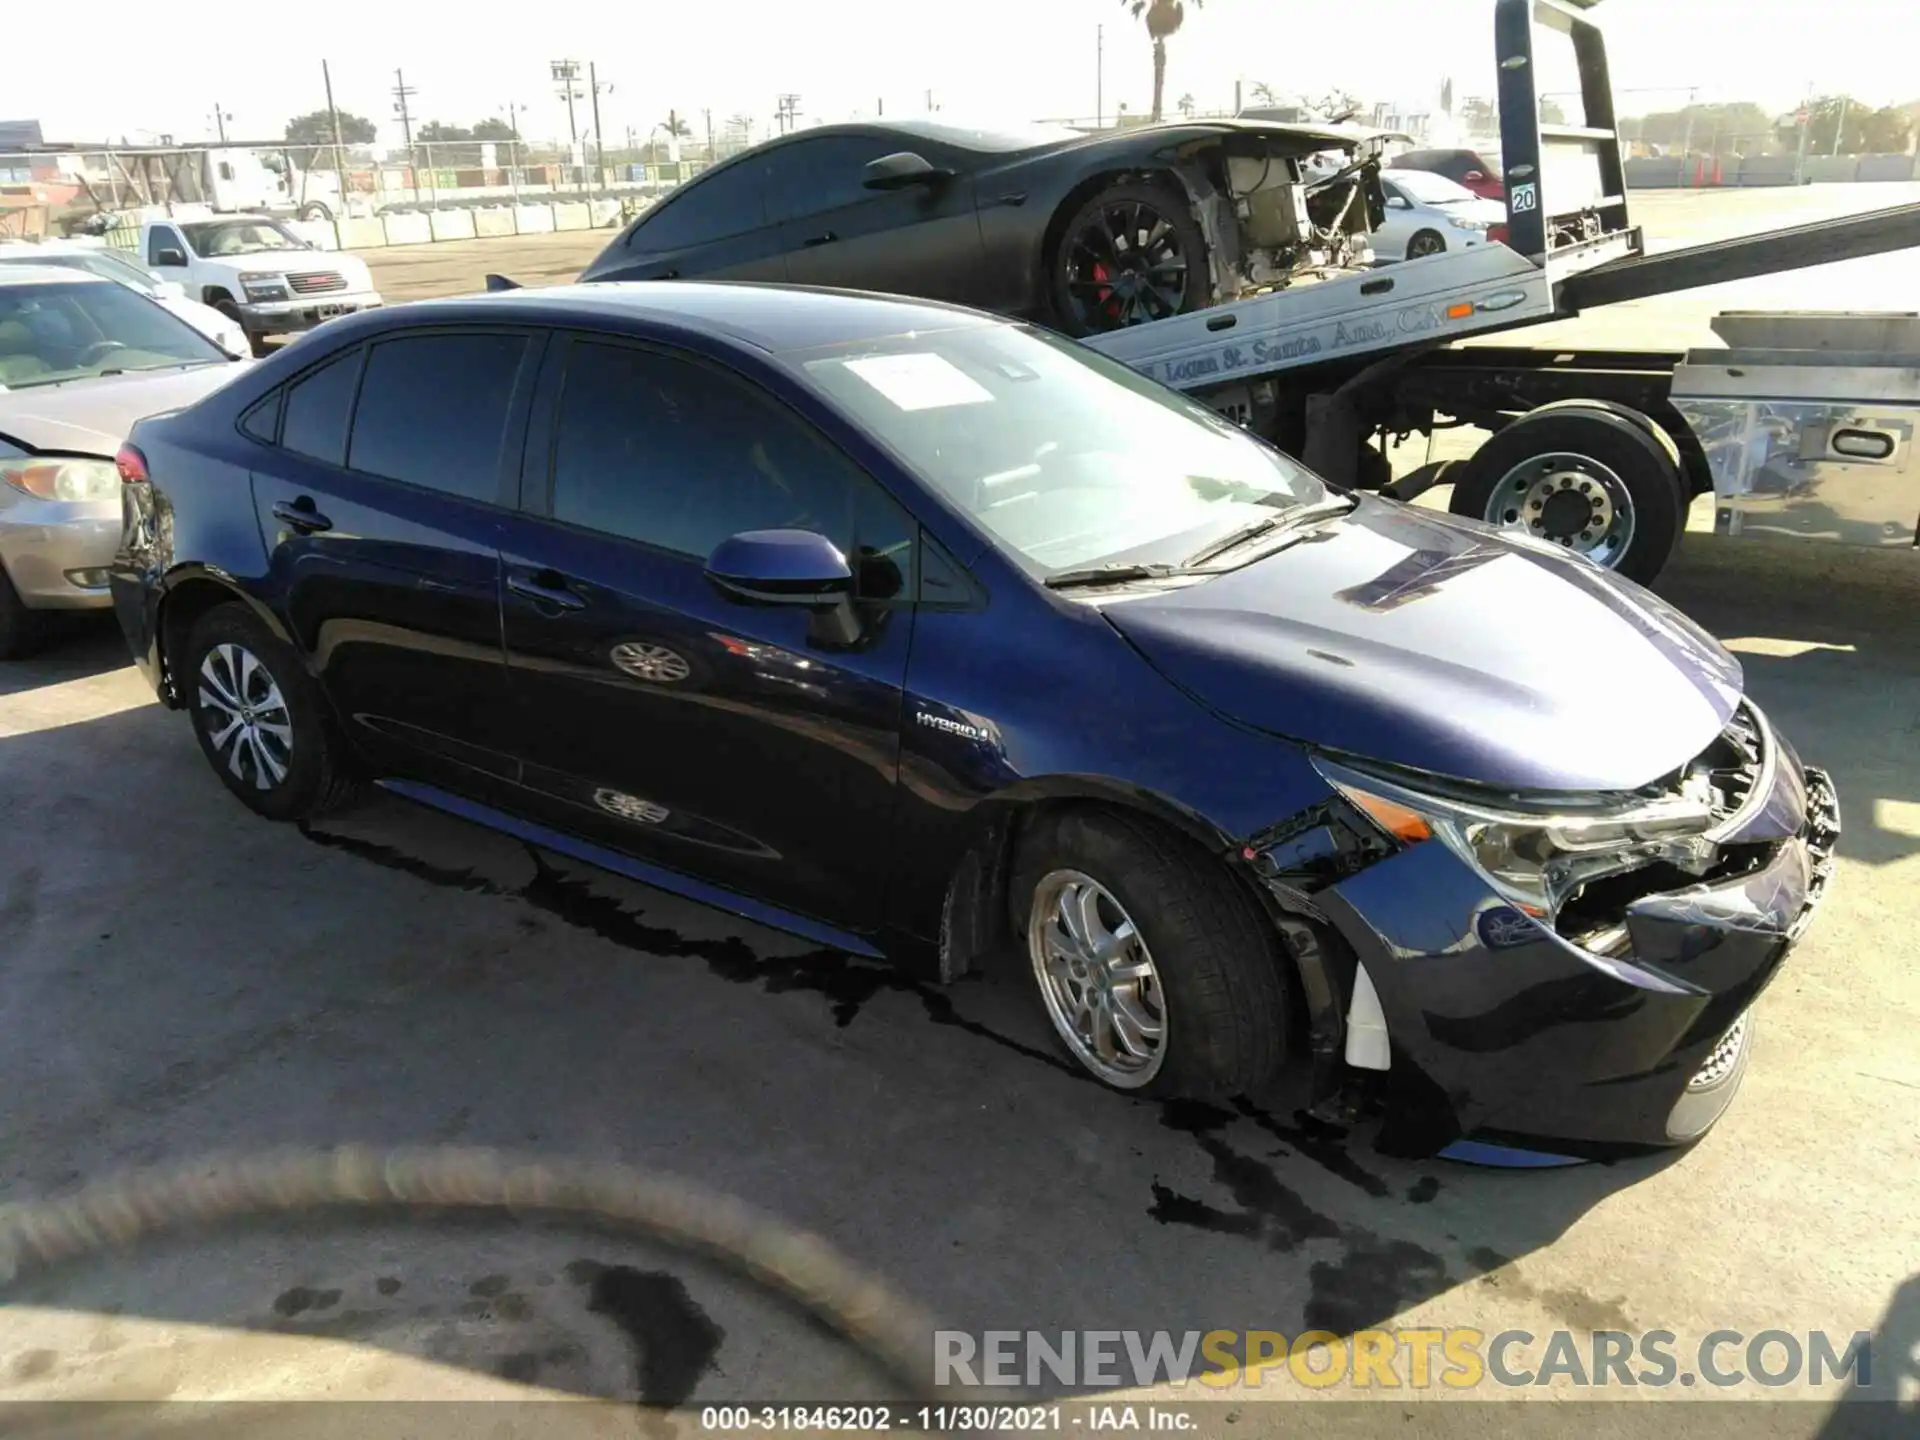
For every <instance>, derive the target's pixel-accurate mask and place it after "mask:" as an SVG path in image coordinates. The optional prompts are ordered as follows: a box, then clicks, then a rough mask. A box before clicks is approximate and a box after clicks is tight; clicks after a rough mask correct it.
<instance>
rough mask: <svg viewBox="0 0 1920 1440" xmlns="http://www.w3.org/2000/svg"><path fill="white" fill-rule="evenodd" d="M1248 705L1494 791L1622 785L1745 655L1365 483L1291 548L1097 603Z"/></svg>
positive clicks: (1182, 668)
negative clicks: (1345, 510)
mask: <svg viewBox="0 0 1920 1440" xmlns="http://www.w3.org/2000/svg"><path fill="white" fill-rule="evenodd" d="M1101 608H1102V610H1103V612H1104V613H1105V615H1106V618H1107V619H1108V621H1109V622H1110V623H1111V624H1112V625H1113V626H1114V627H1115V628H1116V629H1117V630H1119V632H1120V633H1121V634H1122V635H1123V636H1125V637H1126V638H1127V639H1128V640H1129V641H1130V642H1132V644H1133V645H1134V646H1135V647H1136V648H1138V649H1139V650H1140V651H1141V653H1142V654H1144V655H1145V656H1146V658H1147V659H1148V661H1149V662H1150V663H1152V664H1153V665H1154V666H1155V667H1156V668H1157V669H1158V670H1160V672H1161V673H1162V674H1163V675H1165V676H1166V677H1167V678H1168V679H1170V680H1171V681H1173V682H1174V683H1175V684H1176V685H1179V686H1180V687H1181V688H1183V689H1185V690H1186V691H1188V692H1189V693H1190V694H1192V695H1194V696H1195V697H1196V698H1197V699H1199V700H1200V701H1201V702H1202V703H1203V704H1205V705H1207V706H1209V707H1210V708H1212V709H1214V710H1216V711H1219V712H1221V713H1223V714H1225V715H1227V716H1230V717H1231V718H1233V719H1235V720H1238V721H1240V722H1241V723H1243V724H1247V725H1251V726H1254V727H1257V728H1259V729H1262V730H1267V731H1270V732H1272V733H1274V734H1277V735H1283V736H1287V737H1289V738H1292V739H1295V740H1300V741H1304V742H1306V743H1307V744H1310V745H1314V746H1319V747H1323V748H1326V749H1329V750H1337V751H1340V752H1343V753H1346V754H1349V755H1355V756H1365V757H1370V758H1373V759H1376V760H1382V761H1387V762H1390V763H1393V764H1396V765H1403V766H1411V767H1413V768H1416V769H1420V770H1426V771H1429V772H1432V773H1435V774H1440V775H1446V776H1451V777H1455V778H1457V779H1461V780H1466V781H1472V782H1477V783H1479V784H1483V785H1487V786H1492V787H1496V788H1499V789H1503V790H1549V791H1576V790H1580V791H1591V790H1630V789H1634V788H1637V787H1639V786H1641V785H1645V784H1647V783H1649V782H1651V781H1653V780H1656V779H1658V778H1660V777H1661V776H1662V775H1665V774H1667V773H1668V772H1670V771H1672V770H1674V769H1676V768H1678V767H1679V766H1680V765H1682V764H1684V763H1685V762H1686V761H1688V760H1690V759H1691V758H1692V757H1693V756H1695V755H1697V754H1698V753H1699V752H1700V751H1701V750H1703V749H1705V748H1706V746H1707V745H1708V744H1709V743H1710V742H1711V741H1712V739H1713V738H1714V736H1715V735H1717V734H1718V733H1719V731H1720V728H1721V727H1722V726H1723V725H1724V724H1725V722H1726V720H1727V718H1728V717H1729V716H1730V715H1731V714H1732V712H1733V709H1734V706H1735V704H1736V703H1737V702H1738V700H1739V698H1740V691H1741V684H1742V676H1741V672H1740V665H1739V662H1738V661H1737V660H1735V659H1734V658H1733V656H1731V655H1729V654H1728V653H1727V652H1726V650H1725V649H1724V648H1722V647H1721V645H1720V644H1719V642H1717V641H1716V640H1714V639H1713V637H1712V636H1710V635H1708V634H1707V633H1706V632H1705V631H1703V630H1702V629H1700V627H1699V626H1697V625H1695V624H1694V623H1693V622H1692V621H1691V620H1688V619H1687V618H1686V617H1685V616H1684V615H1682V614H1680V613H1679V612H1678V611H1677V610H1675V609H1674V608H1673V607H1672V606H1670V605H1668V604H1666V603H1665V602H1664V601H1662V600H1660V599H1659V598H1657V597H1656V596H1654V595H1652V594H1650V593H1648V592H1647V591H1645V590H1642V589H1640V588H1639V587H1638V586H1636V585H1633V584H1630V583H1629V582H1626V581H1623V580H1621V579H1619V578H1618V577H1616V576H1614V575H1612V574H1610V573H1609V572H1607V571H1604V570H1601V569H1600V568H1599V567H1597V566H1595V565H1593V564H1592V563H1590V562H1589V561H1586V560H1582V559H1579V558H1577V557H1575V556H1572V555H1568V554H1565V553H1564V552H1561V551H1558V550H1555V549H1553V548H1552V547H1550V546H1546V545H1544V544H1543V543H1542V542H1535V541H1532V540H1530V539H1518V538H1513V537H1509V536H1507V535H1505V534H1503V533H1501V532H1497V531H1495V530H1492V529H1490V528H1489V527H1486V526H1483V525H1480V524H1479V523H1478V522H1475V521H1468V520H1459V519H1455V518H1454V517H1452V516H1449V515H1445V514H1440V513H1436V512H1432V511H1428V510H1423V509H1417V508H1414V507H1412V506H1404V505H1397V504H1394V503H1392V502H1390V501H1385V500H1379V499H1375V498H1372V497H1365V496H1363V497H1361V498H1360V500H1359V502H1358V505H1357V507H1356V508H1355V509H1354V510H1353V511H1352V512H1350V513H1349V514H1346V515H1343V516H1341V517H1339V518H1337V519H1334V520H1332V521H1330V522H1327V523H1324V524H1321V525H1319V526H1316V527H1314V528H1313V529H1312V530H1311V531H1309V532H1308V533H1307V534H1305V535H1304V536H1302V537H1300V538H1298V539H1296V540H1295V541H1294V543H1293V544H1292V545H1290V546H1289V547H1288V548H1286V549H1283V550H1281V551H1279V552H1278V553H1276V554H1273V555H1270V556H1268V557H1266V558H1265V559H1261V560H1257V561H1255V562H1254V563H1253V564H1250V565H1247V566H1244V567H1242V568H1241V569H1238V570H1235V571H1232V572H1231V573H1229V574H1226V575H1221V576H1218V577H1215V578H1213V579H1210V580H1206V581H1203V582H1200V583H1197V584H1193V585H1189V586H1187V587H1186V588H1183V589H1177V590H1156V591H1132V592H1128V593H1124V594H1122V595H1120V596H1118V597H1115V598H1113V599H1109V600H1107V601H1105V602H1102V604H1101Z"/></svg>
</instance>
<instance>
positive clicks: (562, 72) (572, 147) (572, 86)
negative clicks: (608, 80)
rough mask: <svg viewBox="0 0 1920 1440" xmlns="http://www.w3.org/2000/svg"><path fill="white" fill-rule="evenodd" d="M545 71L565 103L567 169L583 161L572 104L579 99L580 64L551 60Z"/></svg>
mask: <svg viewBox="0 0 1920 1440" xmlns="http://www.w3.org/2000/svg"><path fill="white" fill-rule="evenodd" d="M547 69H548V70H549V71H550V72H551V74H552V75H553V83H554V84H555V85H556V86H558V87H559V90H558V93H559V94H560V95H562V96H564V97H565V99H566V102H567V168H568V169H569V170H571V169H572V168H573V167H574V166H575V165H576V164H580V163H582V162H583V161H584V160H585V158H586V157H585V156H583V155H581V153H580V126H579V123H578V121H576V120H575V118H574V113H573V102H574V101H575V100H577V99H579V98H580V88H579V83H580V62H579V61H577V60H552V61H549V62H548V64H547Z"/></svg>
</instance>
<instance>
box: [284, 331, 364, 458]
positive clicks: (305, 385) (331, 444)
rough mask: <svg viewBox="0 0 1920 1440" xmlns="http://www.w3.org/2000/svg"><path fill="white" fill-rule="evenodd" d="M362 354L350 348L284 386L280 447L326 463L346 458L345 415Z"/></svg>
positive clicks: (351, 397) (349, 411)
mask: <svg viewBox="0 0 1920 1440" xmlns="http://www.w3.org/2000/svg"><path fill="white" fill-rule="evenodd" d="M364 354H365V352H364V351H362V350H352V351H349V352H348V353H347V354H345V355H342V356H341V357H340V358H339V359H337V360H329V361H328V362H327V363H326V364H324V365H322V366H321V367H320V368H319V369H317V370H311V371H308V372H307V374H305V375H303V376H301V377H300V378H299V379H298V380H295V381H294V382H293V383H292V384H291V385H289V386H288V387H287V398H286V417H285V421H284V423H283V424H282V425H281V427H280V444H281V446H282V448H284V449H287V450H291V451H293V452H294V453H295V454H296V455H305V456H307V457H309V458H310V459H314V460H324V461H325V462H326V463H327V464H329V465H342V464H345V463H346V458H347V417H348V416H349V415H351V414H352V413H353V392H354V387H355V386H356V385H357V384H358V383H359V380H360V361H361V358H362V356H363V355H364Z"/></svg>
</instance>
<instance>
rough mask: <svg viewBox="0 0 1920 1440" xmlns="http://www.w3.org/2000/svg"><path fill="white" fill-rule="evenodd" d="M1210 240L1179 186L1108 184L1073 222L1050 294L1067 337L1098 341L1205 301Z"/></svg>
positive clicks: (1063, 237) (1058, 252)
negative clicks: (1089, 337) (1110, 332)
mask: <svg viewBox="0 0 1920 1440" xmlns="http://www.w3.org/2000/svg"><path fill="white" fill-rule="evenodd" d="M1208 288H1209V285H1208V277H1207V242H1206V238H1205V237H1204V236H1203V235H1202V234H1201V233H1200V225H1199V222H1197V221H1196V220H1195V219H1194V218H1193V207H1192V206H1191V205H1190V204H1188V202H1187V197H1186V195H1185V193H1184V192H1182V191H1181V189H1180V187H1179V186H1178V185H1175V184H1173V183H1171V182H1169V181H1163V180H1146V181H1127V182H1125V183H1123V184H1119V185H1109V186H1107V188H1106V189H1104V190H1102V191H1100V193H1099V194H1097V195H1095V196H1094V197H1093V198H1092V199H1090V200H1088V201H1087V203H1086V204H1084V205H1082V206H1081V207H1080V208H1079V209H1078V210H1076V211H1075V212H1074V213H1073V215H1072V217H1071V218H1069V219H1068V221H1067V224H1066V228H1065V229H1064V230H1062V231H1061V233H1060V243H1059V245H1058V246H1056V247H1055V249H1054V253H1053V258H1052V273H1051V275H1050V277H1049V281H1048V289H1049V292H1050V294H1051V296H1052V300H1053V310H1054V315H1055V316H1056V318H1057V319H1058V322H1059V325H1060V328H1061V329H1063V330H1064V331H1066V333H1067V334H1069V335H1074V336H1080V335H1098V334H1101V333H1102V332H1104V331H1108V330H1122V329H1125V328H1126V327H1127V326H1129V325H1142V324H1145V323H1147V322H1148V321H1152V320H1164V319H1166V318H1167V317H1168V316H1170V315H1184V314H1185V313H1186V312H1187V311H1189V310H1198V309H1200V308H1201V306H1203V305H1205V304H1206V303H1207V292H1208Z"/></svg>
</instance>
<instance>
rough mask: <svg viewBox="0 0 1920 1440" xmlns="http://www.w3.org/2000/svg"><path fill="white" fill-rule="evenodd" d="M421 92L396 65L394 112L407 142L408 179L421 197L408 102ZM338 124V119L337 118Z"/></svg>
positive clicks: (416, 197) (416, 193)
mask: <svg viewBox="0 0 1920 1440" xmlns="http://www.w3.org/2000/svg"><path fill="white" fill-rule="evenodd" d="M418 93H419V92H418V91H417V90H415V89H414V88H413V87H412V86H411V85H409V84H407V77H406V76H404V75H402V74H401V73H400V71H399V69H398V68H397V67H396V68H395V70H394V72H393V113H394V114H396V115H398V116H399V117H400V135H401V138H402V139H404V140H405V141H406V144H407V179H408V181H410V182H411V188H412V190H413V198H414V199H415V200H418V199H419V198H420V176H419V175H418V174H417V173H415V170H414V164H413V113H412V112H411V111H410V110H409V109H408V108H407V102H408V101H409V100H411V99H412V98H413V97H414V96H415V95H417V94H418ZM335 123H336V124H337V123H338V121H337V120H336V122H335Z"/></svg>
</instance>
